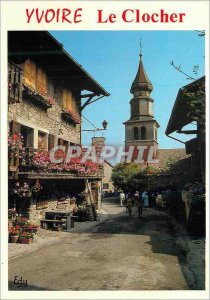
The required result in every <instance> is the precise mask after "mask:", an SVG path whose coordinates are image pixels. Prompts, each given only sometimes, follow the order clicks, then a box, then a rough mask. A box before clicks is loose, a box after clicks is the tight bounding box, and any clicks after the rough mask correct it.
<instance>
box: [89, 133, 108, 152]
mask: <svg viewBox="0 0 210 300" xmlns="http://www.w3.org/2000/svg"><path fill="white" fill-rule="evenodd" d="M105 140H106V139H105V138H104V137H92V144H91V145H92V146H94V147H95V148H96V152H97V153H99V154H100V153H101V152H102V149H103V147H104V146H105Z"/></svg>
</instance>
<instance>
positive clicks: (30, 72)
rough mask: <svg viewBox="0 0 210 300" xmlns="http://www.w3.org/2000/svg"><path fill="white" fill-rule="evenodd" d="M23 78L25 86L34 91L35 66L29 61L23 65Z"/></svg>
mask: <svg viewBox="0 0 210 300" xmlns="http://www.w3.org/2000/svg"><path fill="white" fill-rule="evenodd" d="M23 76H24V82H25V84H27V85H29V86H31V87H32V88H33V89H36V64H35V63H34V62H33V61H31V60H30V59H27V60H26V61H25V63H24V67H23Z"/></svg>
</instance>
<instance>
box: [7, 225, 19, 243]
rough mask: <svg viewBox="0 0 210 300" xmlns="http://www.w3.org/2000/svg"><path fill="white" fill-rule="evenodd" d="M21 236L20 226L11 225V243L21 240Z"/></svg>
mask: <svg viewBox="0 0 210 300" xmlns="http://www.w3.org/2000/svg"><path fill="white" fill-rule="evenodd" d="M19 236H20V230H19V229H18V228H16V227H11V228H10V229H9V237H10V241H11V243H17V242H18V240H19Z"/></svg>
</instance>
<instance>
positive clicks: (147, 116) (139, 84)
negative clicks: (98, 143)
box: [123, 47, 159, 148]
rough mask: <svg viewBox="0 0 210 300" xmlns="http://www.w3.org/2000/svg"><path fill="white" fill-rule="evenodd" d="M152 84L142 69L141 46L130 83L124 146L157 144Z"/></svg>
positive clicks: (157, 125) (157, 126)
mask: <svg viewBox="0 0 210 300" xmlns="http://www.w3.org/2000/svg"><path fill="white" fill-rule="evenodd" d="M152 90H153V86H152V83H151V81H150V80H149V78H148V77H147V74H146V72H145V69H144V65H143V60H142V48H141V47H140V60H139V66H138V71H137V74H136V77H135V79H134V81H133V83H132V85H131V89H130V92H131V94H132V95H133V97H132V99H131V100H130V119H129V120H128V121H126V122H124V123H123V124H124V125H125V146H126V147H128V146H155V147H156V148H157V146H158V135H157V132H158V128H159V124H158V123H157V121H156V120H155V118H154V112H153V105H154V100H153V99H152V98H151V96H150V95H151V92H152Z"/></svg>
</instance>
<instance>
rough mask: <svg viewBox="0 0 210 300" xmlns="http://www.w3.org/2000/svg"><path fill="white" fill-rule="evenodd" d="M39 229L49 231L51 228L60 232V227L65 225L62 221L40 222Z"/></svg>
mask: <svg viewBox="0 0 210 300" xmlns="http://www.w3.org/2000/svg"><path fill="white" fill-rule="evenodd" d="M40 223H41V228H43V229H49V227H51V228H57V230H58V231H61V230H62V229H63V227H62V225H63V224H66V222H65V221H63V220H41V221H40Z"/></svg>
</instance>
